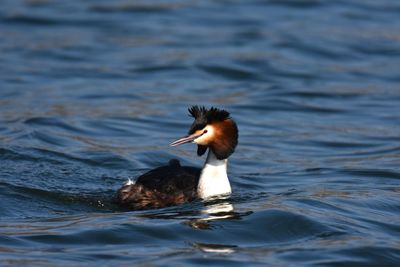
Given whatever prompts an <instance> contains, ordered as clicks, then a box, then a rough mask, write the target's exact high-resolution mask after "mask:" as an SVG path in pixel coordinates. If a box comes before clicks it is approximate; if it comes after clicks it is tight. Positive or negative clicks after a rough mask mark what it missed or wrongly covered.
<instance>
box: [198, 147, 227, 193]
mask: <svg viewBox="0 0 400 267" xmlns="http://www.w3.org/2000/svg"><path fill="white" fill-rule="evenodd" d="M227 163H228V160H227V159H224V160H219V159H217V158H216V157H215V155H214V153H213V152H212V151H211V150H209V152H208V156H207V160H206V163H205V164H204V167H203V169H202V170H201V174H200V180H199V184H198V186H197V194H198V196H199V197H200V198H203V199H206V198H210V197H213V196H217V195H224V194H230V193H231V192H232V190H231V185H230V183H229V179H228V174H227Z"/></svg>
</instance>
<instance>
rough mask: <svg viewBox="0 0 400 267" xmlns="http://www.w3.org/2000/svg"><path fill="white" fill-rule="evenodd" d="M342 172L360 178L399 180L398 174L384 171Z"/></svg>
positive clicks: (357, 170) (399, 174)
mask: <svg viewBox="0 0 400 267" xmlns="http://www.w3.org/2000/svg"><path fill="white" fill-rule="evenodd" d="M342 172H343V173H346V174H351V175H356V176H360V177H375V178H390V179H400V173H399V172H396V171H392V170H385V169H346V170H343V171H342Z"/></svg>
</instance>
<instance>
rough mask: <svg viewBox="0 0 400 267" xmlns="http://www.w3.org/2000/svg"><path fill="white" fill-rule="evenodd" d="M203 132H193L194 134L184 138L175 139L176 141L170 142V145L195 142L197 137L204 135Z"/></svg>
mask: <svg viewBox="0 0 400 267" xmlns="http://www.w3.org/2000/svg"><path fill="white" fill-rule="evenodd" d="M202 135H203V134H196V135H195V134H192V135H188V136H185V137H182V138H179V139H178V140H175V141H174V142H172V143H171V144H169V145H170V146H179V145H183V144H186V143H190V142H193V141H194V140H195V139H196V138H198V137H200V136H202Z"/></svg>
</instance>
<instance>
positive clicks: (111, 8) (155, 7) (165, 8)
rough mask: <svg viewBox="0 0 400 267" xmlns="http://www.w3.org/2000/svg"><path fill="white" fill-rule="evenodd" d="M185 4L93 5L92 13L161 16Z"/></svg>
mask: <svg viewBox="0 0 400 267" xmlns="http://www.w3.org/2000/svg"><path fill="white" fill-rule="evenodd" d="M184 6H185V4H184V3H179V2H178V3H174V2H173V1H172V2H171V3H155V2H152V3H148V4H146V3H140V2H138V3H125V4H114V5H93V6H91V7H90V11H94V12H99V13H145V14H151V13H155V14H159V13H163V12H170V11H173V10H175V9H178V8H181V7H184Z"/></svg>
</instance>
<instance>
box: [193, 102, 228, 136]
mask: <svg viewBox="0 0 400 267" xmlns="http://www.w3.org/2000/svg"><path fill="white" fill-rule="evenodd" d="M188 110H189V114H190V116H192V117H193V118H194V119H195V120H194V122H193V124H192V126H191V127H190V130H189V134H192V133H194V132H195V131H197V130H200V129H203V128H204V127H206V125H207V124H210V123H212V122H217V121H224V120H226V119H229V118H230V114H229V112H228V111H226V110H224V109H218V108H214V107H211V108H209V109H207V108H205V107H199V106H192V107H190V108H189V109H188Z"/></svg>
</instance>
